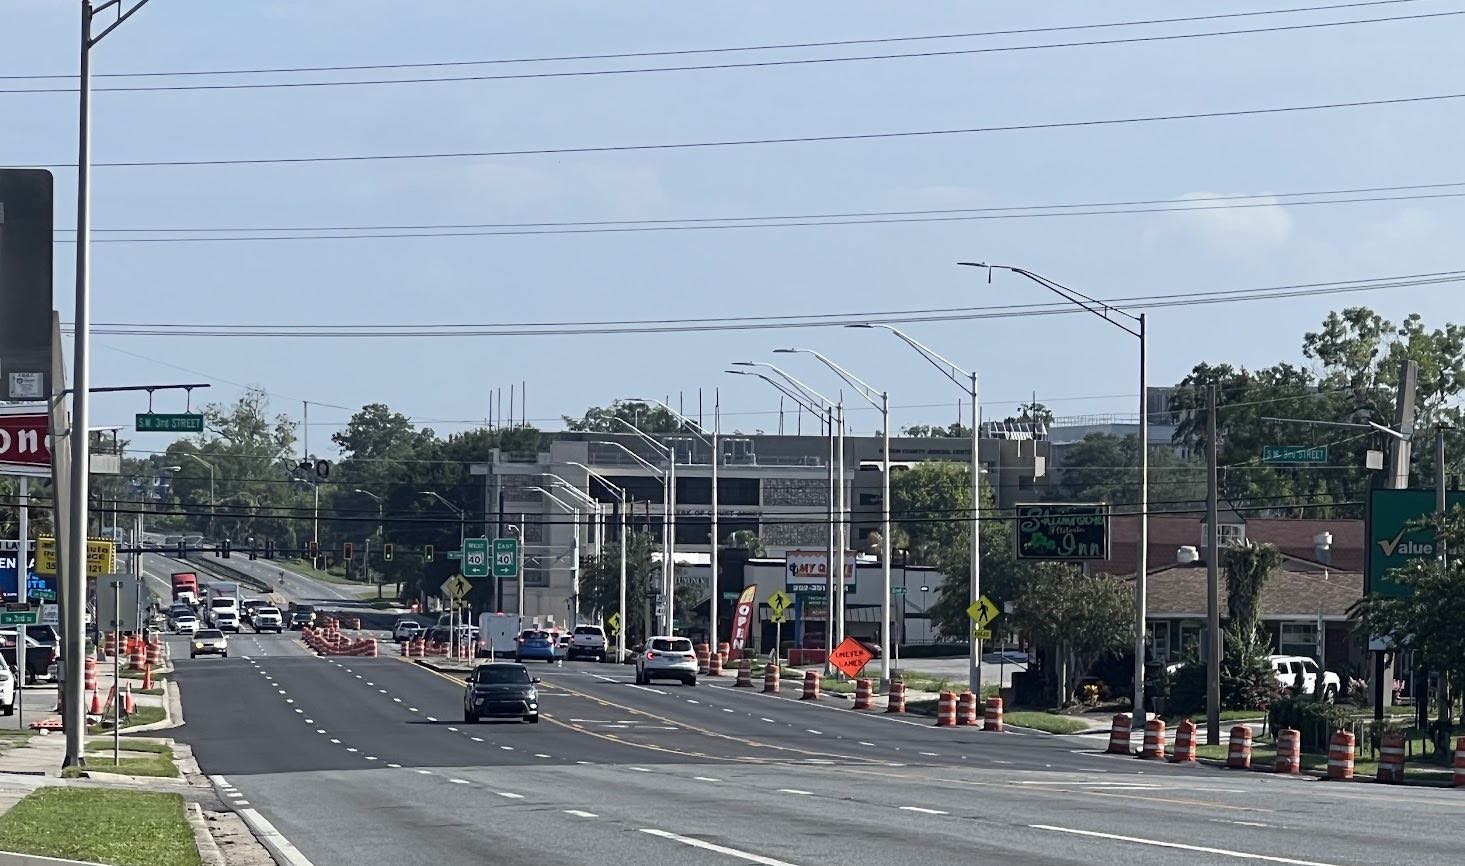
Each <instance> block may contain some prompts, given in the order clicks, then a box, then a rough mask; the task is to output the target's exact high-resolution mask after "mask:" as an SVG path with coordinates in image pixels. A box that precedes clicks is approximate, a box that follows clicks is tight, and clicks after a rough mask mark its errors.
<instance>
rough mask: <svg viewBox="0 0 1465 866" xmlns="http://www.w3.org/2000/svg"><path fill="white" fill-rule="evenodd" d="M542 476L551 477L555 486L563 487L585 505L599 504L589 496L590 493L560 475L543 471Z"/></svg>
mask: <svg viewBox="0 0 1465 866" xmlns="http://www.w3.org/2000/svg"><path fill="white" fill-rule="evenodd" d="M544 476H545V477H546V478H553V479H554V480H555V484H554V486H555V487H559V488H563V489H564V490H565V492H567V493H569V494H570V495H572V496H574V497H575V498H576V499H578V500H580V501H581V502H584V503H585V504H586V505H590V506H592V507H593V506H598V505H600V502H599V501H597V500H596V499H595V497H593V496H591V495H590V494H588V493H586V492H585V491H583V490H581V489H580V488H578V487H576V486H575V485H573V484H571V483H570V482H568V481H566V480H565V479H563V478H561V477H560V476H558V475H556V474H554V473H553V472H546V473H544Z"/></svg>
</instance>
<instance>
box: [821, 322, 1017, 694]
mask: <svg viewBox="0 0 1465 866" xmlns="http://www.w3.org/2000/svg"><path fill="white" fill-rule="evenodd" d="M847 327H851V328H880V329H882V330H886V331H889V332H890V333H892V334H894V335H895V336H897V337H899V338H900V339H901V341H902V342H904V343H905V344H906V345H908V346H910V347H911V348H912V349H915V350H916V352H917V353H918V354H920V356H921V357H922V358H925V359H926V361H928V362H929V363H930V364H931V366H933V367H935V368H936V369H937V370H938V371H940V373H941V375H943V376H945V377H946V378H948V379H950V380H951V381H952V383H953V384H955V385H956V386H957V387H959V388H962V389H964V390H965V391H966V392H967V397H968V398H969V399H970V400H971V408H972V459H971V476H972V477H971V482H972V525H971V533H972V537H971V576H970V582H969V586H968V593H969V595H970V597H971V598H970V600H971V601H972V602H975V601H976V600H977V599H979V598H981V597H982V533H981V529H982V523H981V510H982V461H981V451H980V447H981V441H982V440H981V432H980V429H979V428H980V424H981V408H980V404H979V402H978V395H977V374H976V372H975V371H972V372H968V371H966V370H963V369H962V368H960V367H958V366H956V365H955V364H953V363H951V362H950V361H948V360H946V359H945V358H943V357H941V356H940V355H938V354H937V353H936V352H935V351H933V350H932V349H931V348H930V347H928V346H926V345H924V344H922V343H921V342H920V341H918V340H916V339H915V338H914V337H912V336H911V335H909V334H907V333H906V332H904V331H902V330H900V329H899V328H896V327H894V326H892V325H883V324H866V325H848V326H847ZM968 662H969V669H968V671H967V687H968V688H969V689H971V692H972V694H974V695H979V696H980V695H981V694H982V642H981V639H980V638H978V637H976V636H975V635H974V636H973V637H972V640H971V651H970V653H969V656H968ZM997 685H998V687H999V688H1000V687H1001V686H1002V683H1001V682H998V684H997Z"/></svg>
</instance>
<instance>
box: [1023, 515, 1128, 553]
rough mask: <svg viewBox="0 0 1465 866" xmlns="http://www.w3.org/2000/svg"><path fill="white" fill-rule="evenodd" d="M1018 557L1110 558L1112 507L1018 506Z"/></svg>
mask: <svg viewBox="0 0 1465 866" xmlns="http://www.w3.org/2000/svg"><path fill="white" fill-rule="evenodd" d="M1013 540H1014V542H1015V544H1016V547H1017V558H1018V559H1048V560H1058V561H1082V560H1099V559H1108V558H1109V506H1108V505H1105V504H1103V503H1093V504H1086V505H1070V504H1063V505H1019V506H1018V507H1017V531H1016V532H1014V533H1013Z"/></svg>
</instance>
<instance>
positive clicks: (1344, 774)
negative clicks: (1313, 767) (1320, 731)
mask: <svg viewBox="0 0 1465 866" xmlns="http://www.w3.org/2000/svg"><path fill="white" fill-rule="evenodd" d="M1460 743H1461V744H1465V738H1462V739H1461V741H1460ZM1457 745H1460V744H1457ZM1353 754H1354V740H1353V732H1352V731H1334V732H1333V738H1332V740H1330V741H1329V742H1328V778H1329V779H1340V780H1347V779H1351V778H1353ZM1461 757H1462V755H1461V753H1460V752H1459V751H1458V749H1457V751H1456V752H1455V768H1456V769H1455V784H1457V785H1458V784H1460V778H1461V776H1460V773H1461V772H1462V770H1461V769H1460V766H1461V763H1460V761H1461Z"/></svg>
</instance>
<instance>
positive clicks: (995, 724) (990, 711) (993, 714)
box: [982, 697, 1002, 733]
mask: <svg viewBox="0 0 1465 866" xmlns="http://www.w3.org/2000/svg"><path fill="white" fill-rule="evenodd" d="M982 730H984V731H997V732H998V733H1001V732H1002V699H1001V698H997V697H992V698H987V709H986V712H985V713H983V714H982Z"/></svg>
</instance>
